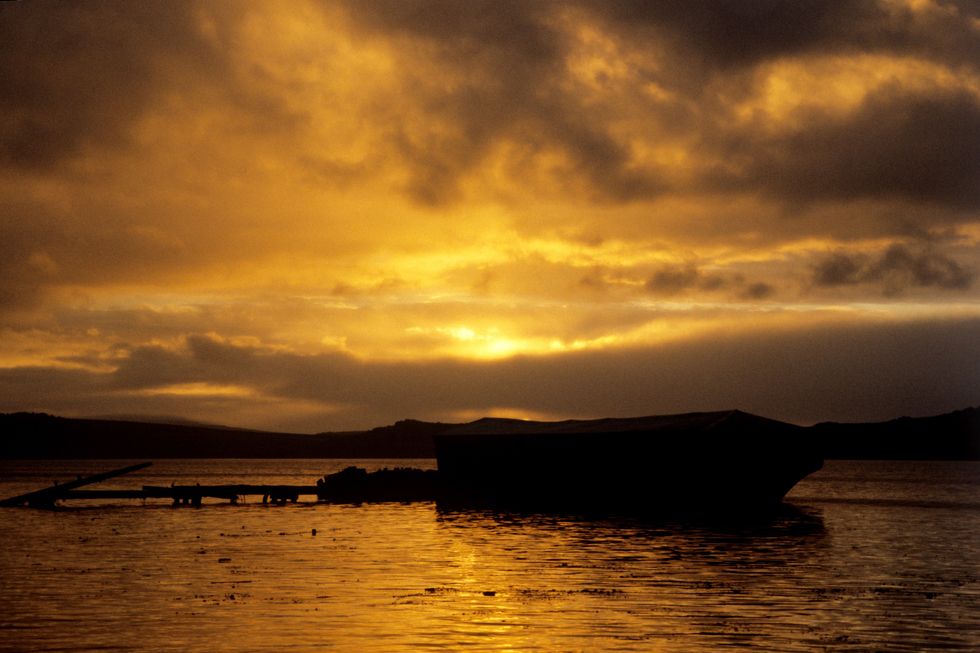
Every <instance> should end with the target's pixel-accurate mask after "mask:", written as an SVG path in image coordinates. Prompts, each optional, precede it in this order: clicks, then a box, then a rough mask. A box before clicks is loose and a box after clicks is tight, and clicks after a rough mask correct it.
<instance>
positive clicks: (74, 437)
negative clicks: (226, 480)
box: [0, 408, 980, 460]
mask: <svg viewBox="0 0 980 653" xmlns="http://www.w3.org/2000/svg"><path fill="white" fill-rule="evenodd" d="M605 421H608V420H595V423H596V424H602V423H604V422H605ZM619 421H622V420H619ZM634 421H635V420H634ZM490 422H492V423H493V424H499V423H501V421H500V420H489V421H488V420H478V421H477V422H473V423H471V425H470V426H473V427H474V428H476V427H478V426H479V425H481V424H485V423H490ZM521 424H526V423H525V422H521ZM474 425H475V426H474ZM460 426H461V425H459V424H444V423H437V422H421V421H416V420H402V421H400V422H396V423H395V424H392V425H390V426H382V427H378V428H375V429H372V430H370V431H349V432H342V433H318V434H315V435H309V434H301V433H276V432H269V431H253V430H248V429H236V428H233V427H225V426H212V425H197V424H175V423H166V424H164V423H154V422H145V421H128V420H118V419H75V418H66V417H55V416H53V415H47V414H44V413H11V414H0V459H30V458H38V459H45V458H63V459H75V458H122V459H137V458H145V459H154V458H433V457H435V446H434V444H433V440H432V436H433V435H436V434H438V433H442V432H444V431H447V430H449V429H454V428H458V427H460ZM806 432H807V433H809V434H811V435H812V436H813V437H814V439H815V441H816V442H818V443H819V444H820V446H821V449H822V450H823V455H824V457H825V458H830V459H834V458H844V459H908V460H916V459H919V460H944V459H945V460H980V408H967V409H965V410H959V411H956V412H953V413H947V414H945V415H937V416H935V417H921V418H909V417H902V418H899V419H895V420H891V421H888V422H876V423H857V424H855V423H851V424H839V423H834V422H824V423H821V424H817V425H815V426H811V427H809V428H808V429H807V431H806Z"/></svg>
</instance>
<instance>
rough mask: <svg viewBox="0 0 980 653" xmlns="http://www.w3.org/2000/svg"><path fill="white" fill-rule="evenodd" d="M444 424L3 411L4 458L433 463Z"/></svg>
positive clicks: (0, 443)
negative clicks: (269, 425)
mask: <svg viewBox="0 0 980 653" xmlns="http://www.w3.org/2000/svg"><path fill="white" fill-rule="evenodd" d="M444 426H445V425H440V424H428V423H425V422H415V421H410V420H406V421H404V422H398V423H397V424H394V425H392V426H387V427H383V428H379V429H374V430H371V431H356V432H347V433H319V434H316V435H308V434H300V433H275V432H268V431H252V430H246V429H235V428H231V427H224V426H198V425H188V424H159V423H152V422H135V421H126V420H116V419H112V420H106V419H75V418H66V417H55V416H53V415H47V414H44V413H11V414H0V458H19V459H30V458H40V459H44V458H64V459H75V458H125V459H129V458H147V459H153V458H432V457H434V456H435V448H434V446H433V444H432V434H433V433H435V432H438V431H439V430H441V427H444Z"/></svg>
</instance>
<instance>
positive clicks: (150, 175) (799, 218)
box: [0, 0, 980, 432]
mask: <svg viewBox="0 0 980 653" xmlns="http://www.w3.org/2000/svg"><path fill="white" fill-rule="evenodd" d="M978 62H980V10H978V8H977V5H976V4H975V3H967V2H963V3H955V2H942V1H940V0H908V1H903V0H882V1H881V2H879V3H877V4H876V3H875V2H872V1H861V2H847V1H841V2H832V3H831V2H823V1H815V0H814V1H810V0H802V1H800V2H791V3H784V2H776V1H775V0H760V1H758V2H741V1H735V0H731V1H728V0H721V1H717V2H709V1H707V0H705V1H703V2H701V1H697V0H693V1H685V2H676V3H675V2H667V3H645V2H628V1H622V2H615V1H611V0H601V1H589V0H574V1H568V2H547V1H537V2H528V1H523V0H522V1H519V2H506V1H497V0H494V1H479V0H475V1H470V2H456V1H454V0H444V1H425V2H413V1H409V0H384V1H382V0H368V1H363V0H358V1H352V2H343V1H339V0H338V1H329V0H328V1H323V2H312V1H311V2H305V1H303V0H290V1H289V2H271V1H265V2H255V3H248V2H237V1H236V2H212V1H207V2H171V1H167V2H138V3H132V2H121V1H120V2H83V3H54V2H21V3H5V4H4V5H2V6H0V109H2V115H3V121H2V122H0V171H2V174H0V411H6V412H10V411H16V410H34V411H47V412H52V413H56V414H61V415H73V416H91V415H167V416H180V417H185V418H190V419H197V420H204V421H210V422H219V423H226V424H234V425H242V426H251V427H261V428H275V429H282V430H296V431H306V432H314V431H322V430H337V429H351V428H364V427H370V426H377V425H381V424H385V423H390V422H392V421H394V420H396V419H401V418H406V417H414V418H419V419H428V420H442V421H462V420H468V419H474V418H477V417H480V416H483V415H488V414H493V415H506V416H516V417H535V418H548V419H555V418H570V417H600V416H629V415H643V414H654V413H673V412H685V411H690V410H716V409H727V408H734V407H737V408H741V409H743V410H748V411H751V412H756V413H760V414H763V415H767V416H770V417H774V418H779V419H786V420H789V421H794V422H798V423H810V422H814V421H819V420H824V419H838V420H863V419H886V418H890V417H895V416H898V415H901V414H915V415H921V414H931V413H938V412H943V411H946V410H953V409H956V408H962V407H965V406H968V405H976V404H978V403H980V394H978V390H977V388H980V294H978V292H977V280H976V275H977V270H978V269H980V63H978Z"/></svg>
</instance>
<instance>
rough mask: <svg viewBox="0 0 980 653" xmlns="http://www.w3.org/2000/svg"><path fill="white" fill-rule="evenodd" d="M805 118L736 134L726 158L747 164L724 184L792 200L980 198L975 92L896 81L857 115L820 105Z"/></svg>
mask: <svg viewBox="0 0 980 653" xmlns="http://www.w3.org/2000/svg"><path fill="white" fill-rule="evenodd" d="M802 123H803V124H802V127H801V128H800V129H798V130H794V131H792V132H789V133H786V134H782V135H779V136H776V137H765V136H754V135H753V133H743V134H732V135H730V136H729V137H728V138H729V139H730V140H729V143H728V144H727V146H726V149H724V150H723V152H724V153H725V155H726V158H727V159H735V160H742V161H747V163H746V165H745V167H744V168H743V170H742V171H741V173H738V174H736V175H734V176H731V175H727V173H723V174H722V177H721V178H722V180H724V181H723V184H724V185H725V186H726V187H728V188H730V189H735V188H737V187H739V186H745V185H747V186H748V187H754V188H758V189H762V190H764V191H767V192H770V193H772V194H775V195H777V196H779V197H783V198H786V199H790V200H814V199H857V198H864V197H870V198H879V199H886V198H901V199H906V200H915V201H929V202H937V203H946V204H952V205H960V206H964V207H969V206H977V205H978V203H980V101H978V99H977V98H976V97H975V96H974V95H972V94H968V93H965V92H957V91H949V92H932V93H930V94H929V95H924V94H915V93H908V92H906V91H904V90H903V89H901V88H899V87H890V88H886V89H882V90H880V91H877V92H875V93H872V94H871V95H870V96H869V97H868V98H866V100H865V101H864V103H863V104H862V105H861V107H860V108H859V109H858V110H857V111H856V112H854V113H852V114H848V115H845V116H843V117H829V116H825V115H821V114H819V113H816V112H813V113H811V115H810V116H807V117H805V119H804V120H802ZM758 131H759V133H764V130H762V129H760V130H758Z"/></svg>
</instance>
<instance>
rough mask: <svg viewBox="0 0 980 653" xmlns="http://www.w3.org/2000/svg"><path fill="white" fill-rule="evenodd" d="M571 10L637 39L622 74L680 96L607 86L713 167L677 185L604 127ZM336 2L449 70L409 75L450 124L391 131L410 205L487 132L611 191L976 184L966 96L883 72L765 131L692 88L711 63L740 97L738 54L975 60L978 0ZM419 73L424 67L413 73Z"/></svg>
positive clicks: (918, 194) (979, 190) (976, 155)
mask: <svg viewBox="0 0 980 653" xmlns="http://www.w3.org/2000/svg"><path fill="white" fill-rule="evenodd" d="M575 11H578V12H579V15H580V16H585V17H586V20H590V19H591V20H598V21H600V24H602V25H603V26H605V28H606V29H608V30H609V31H610V34H612V35H614V36H616V37H617V38H619V39H620V40H621V43H622V44H623V45H624V48H625V50H626V51H639V52H643V51H645V50H646V49H649V50H650V54H649V57H650V63H649V65H648V66H646V67H645V66H644V64H642V63H639V64H636V65H637V66H638V68H637V69H635V70H634V71H633V72H634V73H635V74H636V75H637V78H636V83H638V84H639V83H643V82H644V81H652V82H654V83H656V84H658V85H660V86H661V87H663V88H665V89H666V90H667V91H669V92H672V93H675V94H676V96H677V98H678V99H677V100H676V101H675V102H674V103H673V104H670V103H666V104H665V103H656V102H651V101H650V100H649V99H646V100H642V99H639V100H638V96H634V97H630V98H621V100H623V101H628V102H636V101H639V102H646V103H647V104H646V106H645V107H643V110H644V111H645V112H646V113H647V115H648V126H652V127H654V128H655V129H660V128H664V129H666V130H667V131H669V132H671V133H672V135H675V136H676V135H677V134H679V133H680V134H684V133H687V135H688V136H689V137H691V138H693V139H694V140H695V141H696V142H697V143H698V144H699V149H700V151H701V152H702V153H704V154H706V155H707V156H709V157H713V158H716V159H717V160H719V161H722V162H724V164H725V166H726V167H725V168H724V172H721V169H720V168H714V167H713V166H711V165H709V166H708V167H707V168H706V169H704V170H702V171H701V172H700V173H699V174H697V175H695V176H694V180H693V182H692V184H693V185H692V186H678V185H676V184H671V183H669V182H668V181H667V179H668V177H669V171H668V170H663V169H659V168H658V167H657V166H656V165H653V164H649V163H647V164H645V165H644V166H639V167H638V166H636V165H635V162H633V161H632V159H631V149H630V148H631V144H630V143H629V142H628V139H629V136H626V137H625V140H624V136H623V134H622V133H621V132H620V133H619V134H617V135H616V136H614V135H613V131H612V129H611V127H612V124H613V123H612V122H611V118H610V116H609V115H607V113H606V111H607V109H604V108H602V104H601V102H600V103H599V104H598V105H597V104H596V103H595V102H594V99H592V100H590V99H588V98H585V97H583V96H581V95H579V94H578V93H577V92H576V90H574V87H570V86H569V85H568V70H567V69H566V68H565V66H564V64H565V62H564V57H565V56H566V55H568V54H569V51H570V50H569V48H570V47H571V45H570V42H569V37H568V34H566V33H562V32H561V30H560V29H558V28H557V27H556V24H557V23H558V20H557V17H558V16H559V15H562V14H563V13H568V12H575ZM350 12H351V14H352V15H353V16H354V17H355V19H356V20H357V21H358V22H359V23H360V24H362V25H367V26H368V27H369V29H370V30H373V31H374V32H375V33H383V34H385V35H389V36H390V35H400V36H401V37H405V38H406V39H407V40H405V41H404V43H403V45H402V46H401V47H404V48H405V49H406V50H407V52H406V54H407V56H408V57H409V58H410V59H412V58H413V57H415V56H416V55H417V53H418V52H430V53H431V52H433V51H434V52H435V53H436V54H435V55H434V57H433V59H434V61H435V62H436V65H437V66H438V67H439V68H440V69H441V70H443V71H446V70H449V71H454V72H455V73H457V74H461V75H462V78H463V79H464V80H465V81H463V82H454V83H452V84H441V85H440V84H439V83H438V80H437V81H436V83H434V86H433V87H432V88H430V89H426V88H425V87H424V83H423V84H421V85H420V87H419V88H417V89H415V90H418V92H419V93H420V94H421V99H420V100H418V101H419V103H420V106H421V107H422V108H423V110H424V111H425V112H427V114H428V115H430V116H432V117H434V118H435V119H436V120H438V121H441V122H442V123H443V124H445V125H450V126H453V127H455V128H456V129H455V130H450V133H451V135H450V136H446V135H445V130H441V131H440V132H439V133H438V136H435V135H432V134H421V135H419V134H415V135H412V134H406V133H400V134H396V136H395V138H394V139H393V142H394V143H395V144H396V145H397V147H398V148H399V149H400V150H401V152H402V154H403V156H404V157H405V158H406V160H407V161H408V163H409V164H410V165H411V167H412V169H413V171H414V172H413V177H412V181H411V183H410V188H409V190H410V192H411V193H412V194H413V195H414V197H415V198H416V199H419V200H421V201H423V202H426V203H440V202H443V201H446V200H448V199H452V198H453V197H454V193H455V190H456V184H457V182H458V180H459V177H460V176H461V175H464V174H466V173H467V172H468V171H470V170H472V169H474V167H475V166H477V164H479V163H480V162H481V161H482V160H483V159H484V158H485V157H486V156H487V155H488V153H489V152H490V150H491V148H492V146H493V145H494V144H495V143H496V142H497V141H499V140H500V139H511V140H514V141H517V142H520V143H522V144H523V145H524V151H525V153H526V154H527V155H529V156H531V157H534V156H537V155H538V154H540V153H541V152H545V151H548V150H549V149H557V150H558V151H561V152H563V153H564V154H565V155H566V156H567V157H568V158H569V160H570V162H571V163H570V165H571V168H570V170H569V172H570V173H571V174H572V175H574V176H575V177H576V178H577V179H580V180H584V181H586V182H587V184H588V185H589V186H591V189H592V192H593V194H594V195H595V196H599V197H604V198H606V199H609V200H613V201H624V202H625V201H630V200H634V199H638V198H649V197H654V196H657V195H659V194H661V193H663V192H665V191H669V190H674V191H678V190H679V191H684V192H690V191H692V190H693V191H694V192H698V191H700V190H704V189H712V188H714V189H716V190H717V189H722V190H725V191H739V192H746V191H749V192H751V191H752V190H761V191H762V192H764V193H768V194H771V195H775V196H777V197H779V198H782V199H790V200H806V201H811V200H821V199H840V198H845V199H850V198H860V197H874V198H890V197H900V198H911V199H915V200H925V201H938V202H943V203H957V204H965V205H968V206H975V205H976V203H977V202H978V200H980V107H978V102H977V99H976V97H975V96H974V95H972V94H968V93H965V92H959V91H955V90H948V91H943V92H939V93H927V94H922V93H919V94H917V93H913V92H910V91H907V90H905V89H903V88H901V87H896V88H886V89H883V90H879V91H877V92H875V93H873V94H872V95H871V96H870V97H868V98H867V99H866V101H865V102H864V103H863V105H862V106H861V107H860V109H859V110H858V111H857V112H856V113H854V114H853V115H844V116H831V115H820V114H818V113H816V112H814V113H812V115H810V116H803V117H802V118H801V120H800V122H802V123H803V124H804V126H803V128H802V129H800V130H799V131H790V132H777V134H778V135H777V136H767V135H766V134H768V133H770V130H769V129H768V126H767V125H764V124H751V125H749V126H748V128H747V129H746V128H741V129H735V130H734V131H733V130H732V128H731V126H730V123H731V121H730V117H729V116H728V115H727V114H726V107H725V106H722V105H719V104H718V103H717V100H716V99H715V98H714V97H713V96H702V94H703V93H706V92H707V93H709V94H713V93H715V92H716V91H717V88H715V87H713V86H709V85H706V82H705V80H706V79H707V77H711V76H716V77H719V78H721V79H724V78H725V77H730V78H731V80H730V90H734V93H735V94H736V95H739V94H741V95H742V96H746V95H747V94H748V93H749V92H750V89H751V77H750V76H744V74H743V73H742V72H740V71H739V69H746V68H750V67H752V66H755V65H760V64H763V63H765V62H768V61H773V60H776V59H778V58H780V57H786V56H795V55H811V54H847V55H859V54H867V53H875V54H885V55H888V54H895V55H900V56H907V55H915V56H920V57H925V58H928V59H932V60H935V61H937V62H940V63H941V64H943V65H949V66H955V67H960V66H971V67H974V68H975V67H976V61H977V60H980V35H978V34H977V32H976V30H975V28H973V27H972V26H971V22H970V21H971V18H972V17H975V15H976V14H977V7H976V6H975V5H973V4H970V3H961V4H957V3H949V4H945V3H944V4H942V5H941V7H940V9H935V10H927V11H922V12H915V11H913V10H912V9H909V8H906V7H899V6H897V5H893V6H886V5H884V4H877V3H872V2H857V1H854V2H851V1H841V2H818V1H815V0H813V1H811V0H807V1H805V2H794V3H785V2H777V1H775V0H772V1H769V0H763V1H760V2H738V1H735V0H731V1H723V2H709V1H707V0H705V1H697V2H664V3H646V2H634V1H622V2H594V3H593V2H580V3H570V4H569V3H551V2H531V3H511V2H505V3H497V2H490V3H455V2H444V1H441V0H439V1H430V2H414V3H407V2H379V3H375V2H371V3H351V4H350ZM655 59H656V60H657V64H656V65H654V63H653V61H654V60H655ZM634 63H635V62H634ZM430 72H431V71H429V70H428V69H424V70H423V72H422V73H421V75H422V81H423V82H424V81H425V80H426V79H427V77H426V75H427V74H428V73H430ZM612 99H613V98H612V97H611V96H609V97H604V98H602V99H601V100H602V101H611V100H612ZM681 107H683V110H680V108H681ZM658 123H659V125H658ZM733 161H734V162H742V165H740V166H739V168H740V170H739V171H738V172H736V173H734V174H733V173H732V171H731V170H729V169H728V168H727V165H728V164H730V163H731V162H733ZM518 174H519V171H518Z"/></svg>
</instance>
